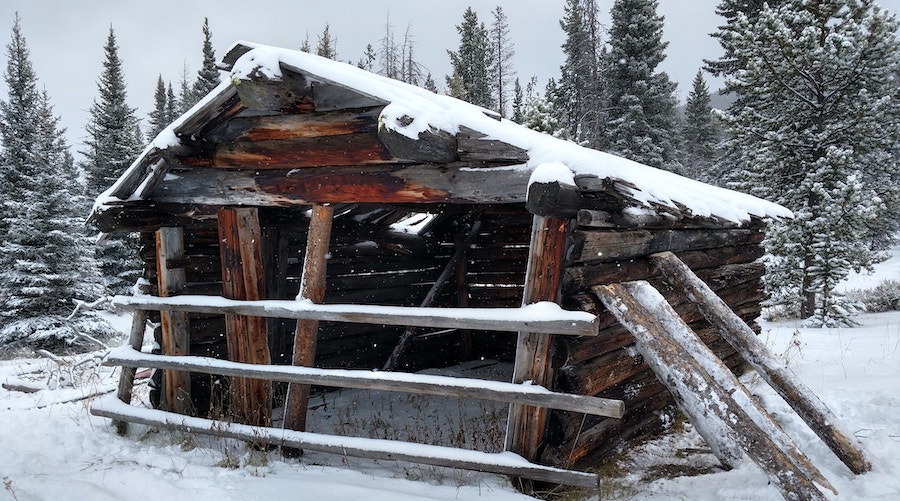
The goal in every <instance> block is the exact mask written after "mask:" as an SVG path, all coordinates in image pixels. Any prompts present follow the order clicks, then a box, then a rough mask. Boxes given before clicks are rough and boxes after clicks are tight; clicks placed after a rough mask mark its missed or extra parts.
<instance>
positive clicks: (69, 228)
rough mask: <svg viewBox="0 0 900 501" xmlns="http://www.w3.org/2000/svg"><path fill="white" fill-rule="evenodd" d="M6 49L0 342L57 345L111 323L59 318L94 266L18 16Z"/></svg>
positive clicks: (85, 286)
mask: <svg viewBox="0 0 900 501" xmlns="http://www.w3.org/2000/svg"><path fill="white" fill-rule="evenodd" d="M6 48H7V55H8V62H7V67H6V71H5V73H4V78H5V81H6V84H7V86H8V99H7V100H5V101H0V139H2V153H0V159H2V163H0V165H2V166H3V171H2V172H3V174H4V183H3V187H2V188H0V190H2V191H0V193H2V196H3V202H4V203H3V206H4V213H3V216H4V225H3V233H2V235H0V303H2V304H3V308H2V309H0V346H2V349H10V348H20V347H22V348H24V347H28V348H38V347H40V348H52V349H58V348H61V347H63V346H65V344H66V342H67V341H68V340H69V339H71V338H73V337H75V335H76V333H86V334H92V335H101V336H104V335H109V334H111V328H110V327H109V326H108V325H104V324H103V323H101V322H96V321H95V320H93V319H88V318H86V317H76V318H75V319H73V320H67V319H66V316H67V314H68V313H69V312H70V311H71V309H72V307H73V304H72V300H73V299H88V298H91V297H93V295H94V294H95V293H96V291H95V290H94V289H93V286H94V285H95V284H96V283H97V280H96V272H95V270H96V268H95V267H94V261H93V258H92V257H91V253H90V248H89V242H88V239H87V237H86V235H85V234H84V231H83V226H84V219H83V218H82V217H80V213H81V206H80V203H79V200H80V197H81V193H80V192H81V186H80V184H79V183H78V181H77V175H76V171H75V168H74V164H73V160H72V156H71V154H69V151H68V146H67V145H66V144H65V139H64V131H63V130H62V129H60V127H59V118H58V117H55V116H54V115H53V108H52V106H51V105H50V100H49V97H48V95H47V93H46V91H44V92H43V93H41V92H38V90H37V76H36V74H35V72H34V69H33V67H32V65H31V62H30V59H29V51H28V47H27V44H26V42H25V38H24V36H23V35H22V32H21V27H20V19H19V17H18V16H16V19H15V24H14V26H13V33H12V39H11V42H10V43H9V45H7V47H6ZM10 173H13V174H14V175H9V174H10ZM11 195H14V196H11Z"/></svg>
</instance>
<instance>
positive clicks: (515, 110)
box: [511, 78, 525, 124]
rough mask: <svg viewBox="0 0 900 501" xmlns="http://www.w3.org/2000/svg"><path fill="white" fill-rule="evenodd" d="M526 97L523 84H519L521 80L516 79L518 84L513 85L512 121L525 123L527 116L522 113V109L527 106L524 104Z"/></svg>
mask: <svg viewBox="0 0 900 501" xmlns="http://www.w3.org/2000/svg"><path fill="white" fill-rule="evenodd" d="M524 99H525V96H524V95H523V94H522V84H520V83H519V79H518V78H516V82H515V84H514V85H513V102H512V117H511V119H512V121H513V122H515V123H517V124H520V123H522V122H523V120H524V118H525V116H524V114H523V113H522V107H523V106H524V105H525V102H524Z"/></svg>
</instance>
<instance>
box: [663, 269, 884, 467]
mask: <svg viewBox="0 0 900 501" xmlns="http://www.w3.org/2000/svg"><path fill="white" fill-rule="evenodd" d="M650 260H651V262H652V263H653V264H654V265H655V266H656V267H657V268H658V269H659V271H660V273H662V274H663V276H664V277H665V278H666V280H667V281H668V282H669V283H670V284H672V286H674V287H677V288H679V289H681V290H684V291H685V292H686V293H687V294H686V296H687V297H688V298H689V299H690V300H691V301H693V302H694V303H695V304H696V305H697V307H698V308H699V309H700V312H701V313H703V316H705V317H706V319H707V320H708V321H709V323H711V324H712V325H714V326H715V327H716V328H717V329H718V331H719V333H720V334H721V336H722V338H723V339H725V340H726V341H728V343H729V344H731V345H732V346H733V347H734V349H735V350H737V351H738V352H739V353H740V354H741V355H742V356H743V357H744V359H745V360H746V361H747V362H748V363H749V364H750V365H751V366H752V367H753V368H754V369H755V370H756V372H757V373H759V375H760V377H762V378H763V380H764V381H766V382H767V383H768V384H769V386H771V387H772V388H773V389H774V390H775V391H776V392H777V393H778V394H779V395H781V397H782V398H784V400H785V401H786V402H787V403H788V405H790V406H791V407H792V408H793V409H794V411H795V412H796V413H797V415H799V416H800V417H801V418H802V419H803V420H804V421H805V422H806V423H807V424H808V425H809V427H810V428H811V429H812V430H813V431H814V432H815V433H816V434H817V435H818V436H819V438H821V439H822V441H824V442H825V443H826V444H827V445H828V447H829V448H830V449H831V450H832V451H833V452H834V453H835V455H837V456H838V458H840V460H841V461H843V462H844V464H846V465H847V467H848V468H850V470H851V471H853V473H856V474H861V473H865V472H867V471H870V470H871V469H872V462H871V461H870V460H869V459H868V457H867V455H868V454H867V452H866V450H865V448H864V447H863V445H862V443H861V442H860V441H859V440H857V438H856V437H855V436H854V435H853V434H852V433H849V432H848V431H845V430H843V429H842V427H841V426H840V423H839V421H838V419H837V417H836V416H835V415H834V414H833V413H832V412H831V410H829V409H828V407H827V406H825V404H824V403H822V401H821V400H819V398H818V397H817V396H816V395H815V393H813V392H812V390H810V389H809V388H808V387H807V386H806V385H805V384H803V382H802V381H800V380H799V379H798V378H797V377H796V376H795V375H794V374H793V373H792V372H791V370H790V369H789V368H788V367H787V366H786V365H785V364H784V363H782V362H781V361H779V360H778V359H777V358H775V357H774V356H772V354H771V353H770V352H769V351H768V350H767V349H766V347H765V345H764V344H763V343H762V341H760V340H759V338H758V337H757V336H756V333H755V332H753V330H752V329H751V328H750V327H749V326H748V325H747V324H746V323H744V321H743V320H741V319H740V317H738V316H737V315H735V313H734V312H733V311H731V308H729V307H728V305H727V304H725V302H724V301H722V299H721V298H719V297H718V296H717V295H716V294H715V292H713V291H712V289H710V288H709V286H708V285H706V283H704V282H703V280H700V278H699V277H698V276H697V275H695V274H694V272H693V271H691V269H690V268H688V266H687V265H686V264H684V263H683V262H682V261H681V260H680V259H678V257H676V256H675V254H673V253H671V252H663V253H659V254H654V255H652V256H650Z"/></svg>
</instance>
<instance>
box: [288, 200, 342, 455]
mask: <svg viewBox="0 0 900 501" xmlns="http://www.w3.org/2000/svg"><path fill="white" fill-rule="evenodd" d="M333 218H334V208H332V207H331V206H329V205H313V207H312V216H311V217H310V220H309V232H308V233H307V237H306V255H305V256H304V259H303V275H302V277H301V279H300V293H299V294H298V295H297V300H308V301H312V302H313V303H317V304H319V303H321V302H322V301H324V300H325V266H326V263H327V260H328V246H329V241H330V240H331V225H332V221H333ZM318 329H319V322H318V320H298V321H297V328H296V330H295V331H294V354H293V360H292V362H293V365H295V366H301V367H312V366H313V365H314V364H315V361H316V336H317V333H318ZM308 406H309V385H308V384H299V383H291V384H290V385H288V392H287V398H286V400H285V404H284V427H285V428H286V429H290V430H296V431H305V430H306V410H307V407H308ZM282 452H283V453H284V454H286V455H297V454H299V453H300V451H298V450H295V449H288V448H285V449H283V450H282Z"/></svg>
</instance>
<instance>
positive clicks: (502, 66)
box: [490, 5, 516, 118]
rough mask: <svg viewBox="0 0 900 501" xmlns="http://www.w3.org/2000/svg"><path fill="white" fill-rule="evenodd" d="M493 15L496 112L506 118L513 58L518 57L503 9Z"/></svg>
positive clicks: (492, 13)
mask: <svg viewBox="0 0 900 501" xmlns="http://www.w3.org/2000/svg"><path fill="white" fill-rule="evenodd" d="M491 15H492V17H493V20H492V21H491V30H490V41H491V51H492V52H493V59H494V65H493V68H492V69H491V75H492V76H493V78H494V82H493V91H494V102H495V103H496V105H497V106H496V108H495V111H496V112H497V113H500V116H501V117H503V118H506V117H507V116H508V115H509V113H508V112H509V99H510V96H509V87H510V84H512V81H513V76H514V75H515V70H514V69H513V64H512V58H513V56H515V55H516V49H515V47H514V46H513V43H512V39H510V36H509V20H508V19H507V18H506V14H505V13H504V12H503V8H501V7H500V6H499V5H498V6H497V7H496V8H495V9H494V10H493V11H491Z"/></svg>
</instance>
